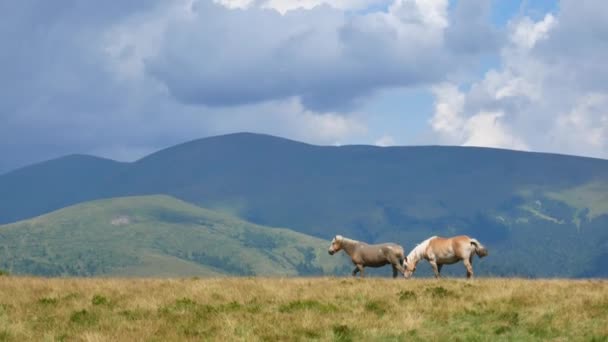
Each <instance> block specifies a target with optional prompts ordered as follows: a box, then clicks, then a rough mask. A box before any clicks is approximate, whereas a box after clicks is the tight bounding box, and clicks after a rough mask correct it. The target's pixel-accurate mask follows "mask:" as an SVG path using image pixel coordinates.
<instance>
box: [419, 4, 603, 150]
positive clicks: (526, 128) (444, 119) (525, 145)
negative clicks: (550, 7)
mask: <svg viewBox="0 0 608 342" xmlns="http://www.w3.org/2000/svg"><path fill="white" fill-rule="evenodd" d="M605 9H608V6H606V5H605V4H603V3H599V2H585V3H583V4H577V3H576V1H572V0H564V1H562V2H561V4H560V12H559V13H558V14H557V15H553V14H550V13H549V14H547V15H545V16H544V17H543V18H541V19H539V20H538V21H534V20H532V19H531V18H529V17H520V18H516V19H515V20H513V21H512V22H511V23H509V25H508V34H509V37H508V41H507V44H506V45H505V46H504V47H503V48H502V50H501V53H500V58H501V59H500V66H499V67H496V68H493V69H491V70H489V71H488V72H486V73H485V75H484V77H483V78H482V79H481V80H478V81H476V82H473V83H472V84H471V85H470V86H468V87H467V86H466V85H462V86H460V87H459V86H458V84H440V85H438V86H435V87H434V88H433V93H434V95H435V113H434V116H433V118H432V119H431V121H430V126H431V128H432V129H433V131H434V132H435V134H436V137H437V138H439V139H441V141H442V142H444V143H453V144H460V145H475V146H489V147H506V148H513V149H530V150H535V151H544V152H557V153H569V154H577V155H586V156H593V157H603V158H608V111H607V109H606V108H608V100H607V99H608V87H607V86H606V85H607V84H608V72H606V69H605V62H602V61H601V58H599V57H598V56H602V55H603V56H608V46H607V45H606V44H605V43H602V41H603V39H606V38H608V22H607V21H605V20H604V21H602V20H600V19H599V17H601V15H600V14H599V13H601V12H602V11H603V10H605ZM604 13H605V11H604ZM583 14H584V16H583ZM582 18H585V19H582ZM586 25H591V26H593V27H594V32H595V33H590V32H588V31H587V30H586V29H584V28H585V27H586ZM604 42H605V41H604ZM459 88H460V89H466V90H462V91H461V90H459Z"/></svg>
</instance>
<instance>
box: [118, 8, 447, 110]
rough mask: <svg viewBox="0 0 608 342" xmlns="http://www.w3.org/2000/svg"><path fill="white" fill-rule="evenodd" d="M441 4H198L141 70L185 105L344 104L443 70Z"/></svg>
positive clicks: (443, 15) (173, 27)
mask: <svg viewBox="0 0 608 342" xmlns="http://www.w3.org/2000/svg"><path fill="white" fill-rule="evenodd" d="M447 5H448V3H447V0H429V1H415V0H397V1H395V2H394V3H393V4H392V5H391V6H390V7H389V8H388V11H387V12H372V13H365V14H353V15H346V13H345V12H344V11H341V10H338V9H335V8H333V7H329V6H320V7H314V8H312V9H310V10H302V9H295V10H292V11H289V12H287V13H285V14H284V15H282V14H280V13H279V12H276V11H271V10H268V9H264V8H260V7H257V6H250V7H248V8H247V10H246V11H243V10H231V9H228V8H226V7H224V6H219V5H218V4H215V3H211V2H197V3H195V4H194V5H193V10H192V16H191V17H190V18H188V19H187V20H181V19H176V20H172V21H171V23H170V24H169V25H168V26H167V30H166V32H165V34H164V39H163V40H162V43H161V46H160V48H159V49H158V53H156V54H154V55H152V56H149V57H148V58H146V60H145V65H146V72H147V73H148V74H149V75H150V76H152V77H153V78H155V79H156V80H158V81H159V82H160V83H162V84H164V85H165V86H166V87H167V89H168V90H169V92H170V93H171V94H172V96H174V97H175V98H176V99H177V100H178V101H180V102H182V103H184V104H190V105H206V106H216V107H221V106H234V105H243V104H250V103H257V102H263V101H269V100H277V99H285V98H289V97H293V96H298V97H300V98H301V99H302V103H303V104H304V105H305V106H306V107H307V108H308V109H311V110H315V111H327V110H350V109H352V108H354V107H355V105H356V104H357V103H358V101H360V100H362V99H365V98H366V97H367V96H369V95H371V94H373V92H374V91H375V90H377V89H381V88H383V87H391V86H417V85H420V84H425V83H429V82H433V81H436V80H438V79H440V78H441V77H442V76H443V74H444V73H445V71H446V70H447V66H448V65H447V63H446V60H445V57H444V54H443V53H442V51H443V49H444V46H443V32H444V29H445V28H446V27H447V26H448V21H447V20H448V19H447ZM256 23H264V25H257V24H256ZM128 25H129V24H127V26H128ZM126 31H128V29H126Z"/></svg>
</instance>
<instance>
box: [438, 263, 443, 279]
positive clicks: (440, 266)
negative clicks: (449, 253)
mask: <svg viewBox="0 0 608 342" xmlns="http://www.w3.org/2000/svg"><path fill="white" fill-rule="evenodd" d="M442 267H443V264H437V273H439V276H441V268H442Z"/></svg>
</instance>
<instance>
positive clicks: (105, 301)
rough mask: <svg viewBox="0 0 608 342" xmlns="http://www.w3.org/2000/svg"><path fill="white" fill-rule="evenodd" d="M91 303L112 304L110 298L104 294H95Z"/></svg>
mask: <svg viewBox="0 0 608 342" xmlns="http://www.w3.org/2000/svg"><path fill="white" fill-rule="evenodd" d="M91 304H93V305H108V304H110V301H109V300H108V298H106V297H104V296H102V295H98V294H96V295H94V296H93V299H91Z"/></svg>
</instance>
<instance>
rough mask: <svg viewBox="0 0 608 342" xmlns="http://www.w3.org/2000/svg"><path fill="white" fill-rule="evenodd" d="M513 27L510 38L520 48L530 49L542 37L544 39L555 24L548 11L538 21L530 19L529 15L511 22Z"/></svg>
mask: <svg viewBox="0 0 608 342" xmlns="http://www.w3.org/2000/svg"><path fill="white" fill-rule="evenodd" d="M512 25H513V28H512V32H511V35H510V40H511V42H512V43H513V44H515V45H517V46H518V47H520V48H526V49H531V48H533V47H534V45H536V43H537V42H538V41H540V40H542V39H546V38H547V37H548V35H549V31H550V30H551V29H552V28H554V27H555V25H557V21H556V20H555V17H554V16H553V15H552V14H550V13H548V14H547V15H545V17H544V19H543V20H541V21H538V22H534V21H532V19H530V18H529V17H523V18H522V19H520V20H518V21H516V22H514V23H512Z"/></svg>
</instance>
